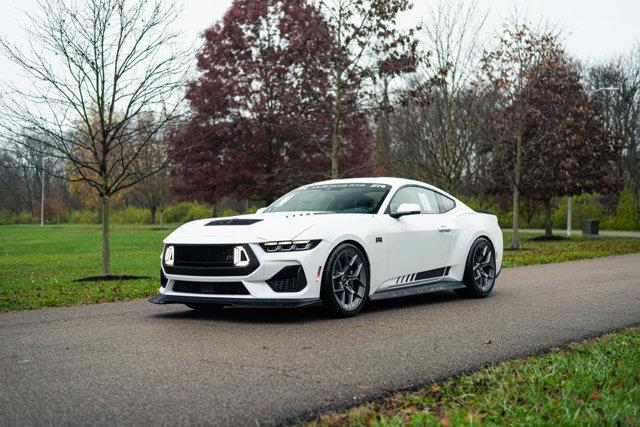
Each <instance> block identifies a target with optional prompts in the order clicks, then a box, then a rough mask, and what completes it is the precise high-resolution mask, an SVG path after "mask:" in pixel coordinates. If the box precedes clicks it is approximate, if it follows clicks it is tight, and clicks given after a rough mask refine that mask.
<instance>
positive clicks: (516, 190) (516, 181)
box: [511, 133, 522, 249]
mask: <svg viewBox="0 0 640 427" xmlns="http://www.w3.org/2000/svg"><path fill="white" fill-rule="evenodd" d="M521 176H522V134H521V133H519V135H518V138H517V140H516V165H515V168H514V171H513V222H512V230H511V249H520V235H519V232H518V227H519V224H518V223H519V220H520V177H521Z"/></svg>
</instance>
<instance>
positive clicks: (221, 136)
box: [169, 0, 372, 203]
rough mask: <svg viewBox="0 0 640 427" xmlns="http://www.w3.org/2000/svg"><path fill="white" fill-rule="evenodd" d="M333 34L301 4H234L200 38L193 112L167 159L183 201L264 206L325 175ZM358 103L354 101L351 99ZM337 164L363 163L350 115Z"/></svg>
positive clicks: (363, 150) (253, 0)
mask: <svg viewBox="0 0 640 427" xmlns="http://www.w3.org/2000/svg"><path fill="white" fill-rule="evenodd" d="M330 31H331V29H330V27H329V26H328V25H327V23H326V21H325V20H324V18H323V16H322V14H321V13H320V12H319V10H318V9H317V8H316V7H315V6H313V5H312V4H310V3H308V2H307V1H303V0H235V1H234V2H233V4H232V6H231V7H230V9H229V10H228V11H227V13H226V14H225V16H224V18H223V20H222V21H221V22H218V23H216V24H214V25H213V26H212V27H211V28H209V29H208V30H207V31H206V32H205V34H204V38H205V43H204V46H203V47H202V49H201V51H200V52H199V54H198V57H197V60H198V61H197V65H198V69H199V71H200V73H201V74H200V77H199V78H198V79H197V80H195V81H193V82H191V83H190V85H189V87H188V90H187V99H188V100H189V102H190V104H191V107H192V114H191V115H190V117H189V118H188V120H187V121H186V122H184V123H183V124H182V125H181V126H180V127H178V128H177V129H176V130H175V131H174V132H173V134H172V137H171V145H170V149H169V152H170V155H171V158H172V162H173V171H174V174H175V175H176V176H177V178H178V179H177V185H176V187H175V191H176V193H177V195H178V197H180V198H182V199H196V200H201V201H205V202H215V201H216V200H218V199H219V198H220V197H223V196H230V197H234V198H250V197H256V198H258V199H260V200H263V201H265V202H267V203H268V202H270V201H272V200H273V199H274V198H275V197H276V196H278V195H279V194H281V193H283V192H285V191H287V190H289V189H291V188H292V187H295V186H297V185H301V184H304V183H307V182H309V181H314V180H319V179H324V178H327V177H328V173H329V170H330V159H329V157H328V156H327V155H326V154H325V151H324V147H325V146H330V144H331V142H330V138H331V132H332V121H331V115H330V114H329V113H328V112H327V106H328V105H332V104H333V102H334V99H333V98H332V97H331V96H330V95H329V93H330V91H329V87H330V84H331V79H330V74H329V73H330V69H329V68H328V67H327V64H328V63H329V58H330V57H334V56H336V55H341V54H343V53H341V52H336V51H335V49H334V48H333V46H332V44H331V40H332V37H331V36H330ZM353 98H355V97H353ZM341 137H342V139H343V140H345V141H347V145H348V149H345V150H343V152H342V156H341V162H342V163H344V164H347V165H350V166H351V167H354V166H357V165H359V164H364V163H366V162H367V161H368V159H369V152H370V144H371V139H372V136H371V132H370V130H369V128H368V127H367V122H366V120H365V118H364V117H363V116H359V115H357V114H351V115H350V116H349V118H348V120H345V121H344V124H343V126H342V127H341Z"/></svg>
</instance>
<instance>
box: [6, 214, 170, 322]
mask: <svg viewBox="0 0 640 427" xmlns="http://www.w3.org/2000/svg"><path fill="white" fill-rule="evenodd" d="M170 232H171V229H164V230H158V229H155V228H152V227H150V226H133V225H131V226H128V225H114V226H113V227H112V239H111V269H112V272H113V274H128V275H135V276H149V278H148V279H141V280H130V281H118V282H115V281H109V282H104V281H101V282H74V280H75V279H79V278H83V277H88V276H95V275H99V274H100V265H101V243H100V242H101V233H100V228H99V227H98V226H92V225H89V226H83V225H70V226H63V227H55V226H48V227H44V228H40V227H39V226H34V225H16V226H12V225H11V226H0V311H14V310H27V309H33V308H40V307H48V306H62V305H78V304H90V303H97V302H105V301H120V300H128V299H134V298H142V297H146V296H149V295H152V294H154V293H155V292H156V291H157V289H158V283H159V281H158V280H159V268H160V265H159V256H160V252H161V251H162V239H163V238H164V237H165V236H166V235H168V234H169V233H170Z"/></svg>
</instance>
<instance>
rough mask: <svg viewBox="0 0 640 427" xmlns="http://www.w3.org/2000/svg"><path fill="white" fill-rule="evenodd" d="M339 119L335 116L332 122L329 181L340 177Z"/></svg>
mask: <svg viewBox="0 0 640 427" xmlns="http://www.w3.org/2000/svg"><path fill="white" fill-rule="evenodd" d="M339 154H340V119H339V118H338V117H337V116H336V118H334V120H333V131H332V133H331V179H338V178H339V177H340V168H339V163H338V160H339V158H340V155H339Z"/></svg>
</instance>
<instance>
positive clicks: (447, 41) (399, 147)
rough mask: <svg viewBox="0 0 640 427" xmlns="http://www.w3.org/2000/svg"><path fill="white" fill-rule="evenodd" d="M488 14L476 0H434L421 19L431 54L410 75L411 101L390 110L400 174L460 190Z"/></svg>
mask: <svg viewBox="0 0 640 427" xmlns="http://www.w3.org/2000/svg"><path fill="white" fill-rule="evenodd" d="M485 19H486V13H480V12H479V10H478V7H477V2H475V1H474V2H471V3H468V4H465V3H463V2H462V1H455V2H444V1H440V2H437V3H435V5H433V6H432V7H431V8H430V9H429V15H428V17H427V20H426V21H425V22H423V24H422V28H423V29H422V31H421V36H422V37H421V38H422V41H423V45H424V46H425V47H426V49H428V51H429V53H430V57H429V59H430V61H429V64H426V61H423V62H422V64H421V67H420V69H419V72H418V73H417V74H416V75H413V76H411V78H409V79H407V93H409V94H411V95H412V96H410V97H409V98H408V101H407V102H406V103H405V105H404V106H403V107H401V108H398V109H397V110H396V111H395V112H394V113H393V115H392V128H393V133H394V141H395V146H394V150H393V154H394V157H395V159H396V160H397V162H396V163H394V165H395V166H396V168H395V169H396V170H395V171H394V172H395V173H396V174H398V173H402V172H403V171H404V172H405V174H406V173H408V174H409V175H410V176H413V177H415V178H419V179H423V180H427V181H430V182H432V183H434V184H436V185H440V186H442V187H444V188H447V189H448V190H449V191H457V190H460V188H461V187H462V183H463V180H464V178H465V175H467V174H468V173H469V171H470V168H471V164H472V162H473V148H474V145H475V142H476V140H477V127H478V126H480V125H481V123H480V121H479V120H478V117H477V114H476V110H477V109H478V107H479V105H478V104H479V102H480V98H479V97H477V96H476V93H475V92H474V90H473V87H472V86H471V79H472V77H473V73H474V72H475V70H476V69H477V68H476V67H477V65H478V61H479V57H478V55H477V51H478V47H479V35H480V32H481V30H482V27H483V25H484V22H485Z"/></svg>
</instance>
